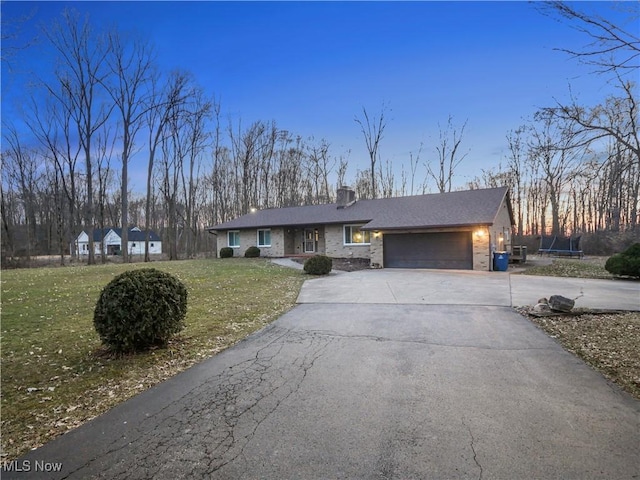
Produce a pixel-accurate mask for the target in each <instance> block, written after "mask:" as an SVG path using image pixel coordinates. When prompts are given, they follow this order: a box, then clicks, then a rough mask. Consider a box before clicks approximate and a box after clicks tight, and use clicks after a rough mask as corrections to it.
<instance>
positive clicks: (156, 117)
mask: <svg viewBox="0 0 640 480" xmlns="http://www.w3.org/2000/svg"><path fill="white" fill-rule="evenodd" d="M151 82H152V83H151V94H150V95H149V97H148V100H149V102H150V104H149V105H148V106H149V107H151V108H147V110H146V112H147V115H146V127H147V131H148V148H149V159H148V162H147V195H146V204H145V230H146V237H145V248H144V261H145V262H149V261H151V257H150V255H149V231H150V221H151V205H152V204H151V200H152V197H153V178H154V166H155V158H156V151H157V149H158V147H159V146H160V145H161V144H162V142H163V140H164V137H165V136H168V135H170V132H169V131H168V130H167V128H168V125H169V122H170V121H171V120H172V118H173V117H174V116H176V115H178V114H179V111H180V109H181V108H183V107H182V104H183V103H184V102H185V101H186V98H187V97H188V93H187V87H188V84H189V75H187V74H185V73H181V72H174V73H173V74H171V76H170V77H169V79H168V80H167V83H166V86H165V87H164V89H163V91H158V77H157V76H153V77H152V80H151Z"/></svg>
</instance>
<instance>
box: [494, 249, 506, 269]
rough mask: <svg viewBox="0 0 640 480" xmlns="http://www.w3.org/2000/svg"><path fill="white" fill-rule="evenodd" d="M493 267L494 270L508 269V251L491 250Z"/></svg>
mask: <svg viewBox="0 0 640 480" xmlns="http://www.w3.org/2000/svg"><path fill="white" fill-rule="evenodd" d="M493 269H494V270H495V271H496V272H506V271H507V270H508V269H509V253H508V252H493Z"/></svg>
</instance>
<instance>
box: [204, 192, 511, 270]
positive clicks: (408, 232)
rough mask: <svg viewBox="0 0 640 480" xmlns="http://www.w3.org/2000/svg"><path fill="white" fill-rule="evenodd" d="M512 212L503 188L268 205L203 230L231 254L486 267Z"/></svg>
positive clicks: (348, 195)
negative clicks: (252, 252) (255, 249)
mask: <svg viewBox="0 0 640 480" xmlns="http://www.w3.org/2000/svg"><path fill="white" fill-rule="evenodd" d="M513 225H514V219H513V212H512V209H511V203H510V200H509V192H508V189H507V188H506V187H500V188H490V189H477V190H465V191H459V192H450V193H438V194H428V195H415V196H409V197H396V198H383V199H375V200H356V198H355V194H354V192H353V191H352V190H351V189H349V188H346V187H343V188H341V189H339V190H338V198H337V202H336V203H334V204H325V205H308V206H300V207H288V208H280V209H268V210H261V211H256V212H253V213H249V214H247V215H243V216H241V217H238V218H236V219H234V220H231V221H229V222H225V223H222V224H219V225H215V226H213V227H209V228H208V230H209V231H210V232H211V233H214V234H216V235H217V237H218V247H226V246H229V247H231V248H233V250H234V256H242V255H244V252H245V250H246V249H247V248H248V247H250V246H257V247H258V248H260V255H261V256H264V257H286V256H305V255H315V254H324V255H327V256H329V257H333V258H364V259H369V261H370V265H371V266H372V267H378V268H379V267H387V268H388V267H391V268H455V269H473V270H485V271H486V270H491V269H492V255H493V252H494V251H510V250H511V232H512V227H513Z"/></svg>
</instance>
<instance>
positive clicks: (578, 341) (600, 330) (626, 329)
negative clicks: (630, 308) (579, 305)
mask: <svg viewBox="0 0 640 480" xmlns="http://www.w3.org/2000/svg"><path fill="white" fill-rule="evenodd" d="M521 313H523V314H525V315H527V312H526V311H521ZM527 316H528V318H529V319H530V320H531V321H532V322H534V323H535V324H536V325H538V326H539V327H540V328H542V329H543V330H544V331H545V332H547V333H548V334H549V335H550V336H551V337H553V338H555V339H557V340H558V341H559V342H560V343H561V344H562V346H563V347H564V348H566V349H567V350H569V351H570V352H572V353H574V354H576V355H578V356H579V357H580V358H582V359H583V360H584V361H585V362H587V363H588V364H589V365H591V366H592V367H594V368H595V369H597V370H598V371H600V372H601V373H602V374H603V375H605V376H606V377H607V378H608V379H610V380H612V381H613V382H615V383H616V384H618V385H619V386H620V387H621V388H622V389H624V390H626V391H627V392H629V393H630V394H631V395H633V396H634V397H636V398H637V399H639V400H640V312H624V313H584V314H581V315H558V316H551V317H534V316H531V315H527Z"/></svg>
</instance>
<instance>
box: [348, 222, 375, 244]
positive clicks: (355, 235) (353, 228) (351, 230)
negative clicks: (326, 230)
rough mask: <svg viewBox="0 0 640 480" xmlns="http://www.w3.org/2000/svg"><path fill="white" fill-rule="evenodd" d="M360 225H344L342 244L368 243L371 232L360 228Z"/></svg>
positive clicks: (369, 242)
mask: <svg viewBox="0 0 640 480" xmlns="http://www.w3.org/2000/svg"><path fill="white" fill-rule="evenodd" d="M361 228H362V225H345V226H344V244H345V245H370V244H371V232H369V231H364V232H363V231H362V230H360V229H361Z"/></svg>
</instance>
